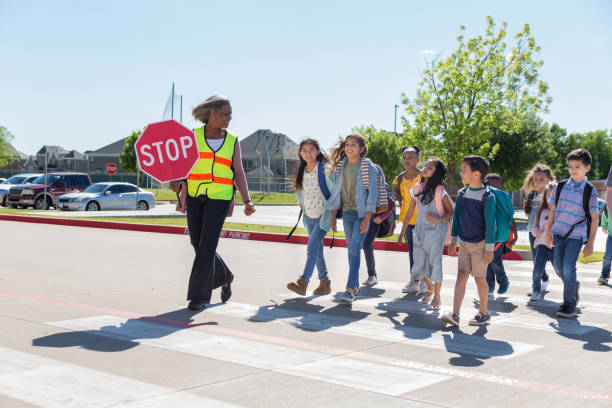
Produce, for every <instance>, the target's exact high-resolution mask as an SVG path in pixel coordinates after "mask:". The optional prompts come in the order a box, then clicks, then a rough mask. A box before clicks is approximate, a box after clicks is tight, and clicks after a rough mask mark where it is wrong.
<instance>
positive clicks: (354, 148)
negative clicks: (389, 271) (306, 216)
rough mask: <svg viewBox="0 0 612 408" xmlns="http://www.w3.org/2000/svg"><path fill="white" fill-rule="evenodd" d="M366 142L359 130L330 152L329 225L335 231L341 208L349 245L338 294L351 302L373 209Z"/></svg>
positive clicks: (371, 173) (356, 292)
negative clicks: (345, 273)
mask: <svg viewBox="0 0 612 408" xmlns="http://www.w3.org/2000/svg"><path fill="white" fill-rule="evenodd" d="M367 153H368V146H367V144H366V141H365V139H364V138H363V136H361V135H360V134H359V133H351V134H349V135H348V136H347V137H346V139H344V140H341V141H340V143H339V144H338V146H337V147H336V148H335V149H334V152H333V154H332V162H333V168H334V181H335V186H334V190H333V192H332V195H331V197H330V199H329V201H328V206H327V208H328V209H329V210H331V211H332V217H331V228H332V231H334V232H336V231H337V228H336V214H337V212H338V210H342V223H343V225H344V233H345V235H346V246H347V247H348V258H349V276H348V280H347V283H346V292H345V293H344V295H342V297H341V298H340V300H341V301H343V302H346V303H353V301H354V300H355V299H356V298H358V297H359V264H360V262H361V258H360V256H361V245H362V244H363V240H364V239H365V237H366V234H367V233H368V229H369V227H370V219H371V218H372V215H373V214H374V212H375V211H376V199H377V194H378V193H377V188H376V186H377V185H376V177H377V171H376V169H375V168H374V166H373V165H372V162H371V161H370V160H368V159H365V156H366V154H367Z"/></svg>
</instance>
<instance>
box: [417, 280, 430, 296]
mask: <svg viewBox="0 0 612 408" xmlns="http://www.w3.org/2000/svg"><path fill="white" fill-rule="evenodd" d="M420 282H421V285H420V287H419V291H418V292H417V293H425V292H427V291H428V290H429V289H428V288H427V284H426V283H425V279H421V281H420Z"/></svg>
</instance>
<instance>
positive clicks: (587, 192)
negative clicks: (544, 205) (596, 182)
mask: <svg viewBox="0 0 612 408" xmlns="http://www.w3.org/2000/svg"><path fill="white" fill-rule="evenodd" d="M568 180H569V179H567V180H563V181H560V182H559V184H557V186H556V187H555V188H556V192H555V208H556V207H557V205H558V204H559V198H560V197H561V191H563V186H565V184H566V183H567V182H568ZM593 188H594V187H593V185H592V184H591V183H589V182H588V181H587V183H586V185H585V186H584V191H583V192H582V208H583V210H584V218H585V220H584V221H578V222H577V223H575V224H574V225H572V227H571V228H570V229H569V231H567V234H565V236H564V237H563V239H567V237H569V236H570V234H571V233H572V231H574V228H575V227H576V226H577V225H580V224H582V223H583V222H585V221H586V226H587V240H588V239H589V237H590V236H591V223H592V222H593V220H592V218H591V211H590V209H589V200H590V199H591V194H592V192H593Z"/></svg>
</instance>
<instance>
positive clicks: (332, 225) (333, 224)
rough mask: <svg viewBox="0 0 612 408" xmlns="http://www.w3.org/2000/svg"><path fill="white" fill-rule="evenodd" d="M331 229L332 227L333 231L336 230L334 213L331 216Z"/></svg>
mask: <svg viewBox="0 0 612 408" xmlns="http://www.w3.org/2000/svg"><path fill="white" fill-rule="evenodd" d="M331 229H332V231H333V232H338V225H337V224H336V216H335V214H334V216H333V217H332V221H331Z"/></svg>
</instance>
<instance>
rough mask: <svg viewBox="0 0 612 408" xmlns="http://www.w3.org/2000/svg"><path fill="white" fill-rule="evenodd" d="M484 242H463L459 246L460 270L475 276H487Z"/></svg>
mask: <svg viewBox="0 0 612 408" xmlns="http://www.w3.org/2000/svg"><path fill="white" fill-rule="evenodd" d="M484 254H485V242H484V241H480V242H463V243H462V244H461V247H460V248H459V265H458V269H459V270H460V271H466V272H468V273H470V274H471V275H472V276H473V277H475V278H485V277H486V276H487V265H488V264H487V261H485V257H484Z"/></svg>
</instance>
